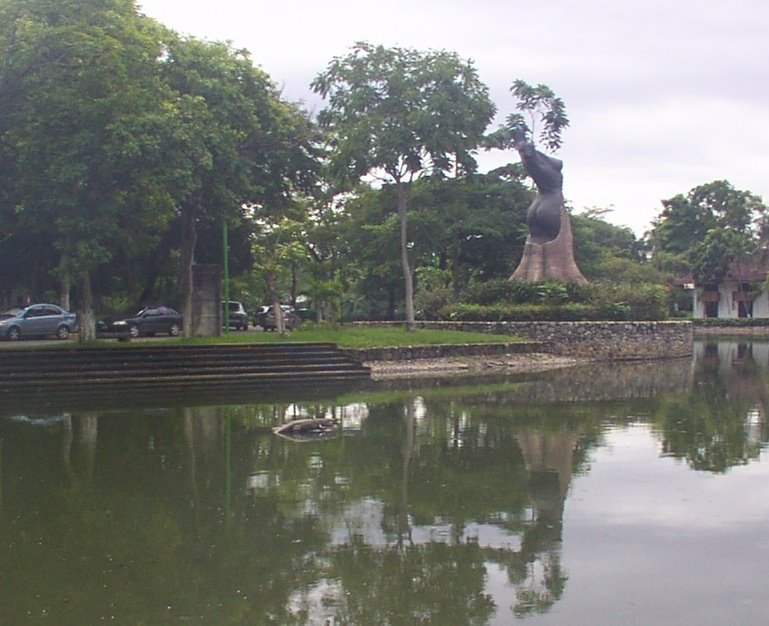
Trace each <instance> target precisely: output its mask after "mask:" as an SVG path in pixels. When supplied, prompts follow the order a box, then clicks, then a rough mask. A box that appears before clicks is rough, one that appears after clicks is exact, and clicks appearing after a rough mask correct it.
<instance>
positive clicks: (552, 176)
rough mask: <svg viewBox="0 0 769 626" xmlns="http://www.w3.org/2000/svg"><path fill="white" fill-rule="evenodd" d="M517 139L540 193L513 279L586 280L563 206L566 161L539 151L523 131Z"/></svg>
mask: <svg viewBox="0 0 769 626" xmlns="http://www.w3.org/2000/svg"><path fill="white" fill-rule="evenodd" d="M514 140H515V141H514V145H515V149H516V150H517V151H518V154H519V155H520V157H521V161H522V163H523V167H524V169H525V170H526V173H527V174H528V175H529V176H531V178H532V179H533V180H534V184H535V185H536V186H537V191H538V193H537V197H536V198H534V201H533V202H532V203H531V206H530V207H529V210H528V212H527V214H526V224H527V225H528V227H529V235H528V237H526V244H525V245H524V249H523V257H522V258H521V262H520V263H519V264H518V268H517V269H516V270H515V272H513V275H512V276H511V278H512V279H515V280H522V281H526V282H538V281H542V280H548V279H552V280H560V281H563V282H579V283H586V282H587V280H586V279H585V277H584V276H583V275H582V272H580V271H579V268H578V267H577V263H576V261H575V260H574V242H573V239H572V235H571V222H570V221H569V214H568V213H567V212H566V209H565V208H564V205H563V174H562V173H561V170H562V168H563V162H562V161H560V160H559V159H556V158H554V157H550V156H547V155H546V154H543V153H541V152H539V151H538V150H537V149H536V148H535V147H534V144H533V143H531V142H530V141H528V140H527V139H526V138H525V136H524V135H523V134H522V133H516V134H515V135H514Z"/></svg>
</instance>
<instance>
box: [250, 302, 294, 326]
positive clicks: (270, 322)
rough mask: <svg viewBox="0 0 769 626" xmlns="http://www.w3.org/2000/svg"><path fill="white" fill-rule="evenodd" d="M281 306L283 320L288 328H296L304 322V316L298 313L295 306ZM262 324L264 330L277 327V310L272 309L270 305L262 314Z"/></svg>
mask: <svg viewBox="0 0 769 626" xmlns="http://www.w3.org/2000/svg"><path fill="white" fill-rule="evenodd" d="M280 308H281V309H283V321H284V322H285V324H286V329H288V330H294V329H295V328H296V327H297V326H299V325H300V324H301V323H302V318H301V317H299V316H298V315H297V314H296V312H295V311H294V309H293V307H290V306H287V305H281V307H280ZM260 326H261V327H262V328H264V330H275V329H276V327H277V325H276V323H275V312H274V311H273V310H272V307H269V310H268V311H267V312H266V313H265V314H264V315H263V316H262V321H261V324H260Z"/></svg>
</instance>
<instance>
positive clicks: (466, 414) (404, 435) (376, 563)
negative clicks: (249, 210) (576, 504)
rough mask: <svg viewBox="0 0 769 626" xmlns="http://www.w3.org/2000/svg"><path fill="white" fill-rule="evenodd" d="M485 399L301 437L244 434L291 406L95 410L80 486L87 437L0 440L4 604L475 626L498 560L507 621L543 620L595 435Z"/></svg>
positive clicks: (569, 419) (577, 413) (163, 616)
mask: <svg viewBox="0 0 769 626" xmlns="http://www.w3.org/2000/svg"><path fill="white" fill-rule="evenodd" d="M487 400H488V402H486V403H484V402H481V403H478V402H476V401H475V399H468V400H467V401H464V400H457V399H450V398H447V399H439V400H434V399H430V398H409V399H408V400H407V401H406V402H404V401H403V400H398V401H393V402H390V403H379V404H372V405H370V406H369V407H368V418H367V419H365V420H363V421H362V422H361V424H360V430H355V431H350V432H348V433H346V434H344V435H340V436H338V437H336V438H333V439H330V440H326V441H322V442H316V443H313V442H310V443H303V444H295V443H292V442H287V441H284V440H281V439H279V438H275V437H272V435H271V434H270V433H269V431H266V430H260V429H259V428H255V427H254V418H253V416H257V418H256V421H257V423H260V420H261V419H262V417H261V416H267V415H274V416H276V419H284V418H288V417H291V416H292V415H293V412H294V411H299V410H300V409H299V408H297V407H291V408H290V409H286V407H285V405H284V406H281V407H273V408H270V407H267V406H262V407H260V408H258V409H257V408H248V409H242V410H241V409H235V410H231V409H230V408H227V409H224V408H216V407H208V408H186V409H174V410H170V411H169V410H167V411H154V412H145V413H141V412H131V413H115V412H113V414H110V415H106V414H101V415H97V414H96V413H93V414H92V415H91V416H90V418H93V420H94V421H93V423H91V424H90V428H84V429H82V430H83V432H84V433H90V437H85V438H84V439H83V441H84V442H90V443H89V444H88V445H87V446H86V445H85V444H84V445H83V446H82V449H83V451H89V452H88V454H86V455H85V456H83V457H82V462H81V461H78V462H77V466H78V467H83V468H86V467H90V468H91V469H92V471H91V472H90V474H88V475H89V476H90V481H85V480H78V481H74V482H73V481H71V480H70V479H69V478H68V477H67V474H66V473H65V472H63V471H62V462H61V459H62V454H61V446H62V445H63V444H62V441H67V439H68V438H69V441H70V443H69V444H67V446H70V445H71V446H72V450H73V451H74V450H76V449H78V448H79V446H80V444H74V443H72V442H74V441H77V440H78V437H80V435H78V434H76V433H77V432H79V430H80V426H79V425H77V426H75V425H73V428H72V429H71V430H70V433H71V434H70V435H64V434H63V433H59V434H58V435H57V436H56V437H53V436H51V437H48V438H47V439H41V438H35V437H34V436H33V435H32V434H30V433H26V434H25V433H22V432H15V433H11V434H9V435H8V436H7V437H6V445H5V446H4V449H5V450H7V449H9V448H10V449H13V450H14V452H13V453H12V454H11V455H10V458H6V457H8V455H7V454H6V455H4V475H6V476H7V475H14V474H19V475H25V476H26V478H25V481H26V482H25V483H24V484H23V485H13V486H12V487H11V489H6V490H4V506H5V507H6V508H5V510H6V511H12V512H13V517H14V519H15V521H14V522H13V523H12V524H10V525H6V526H4V527H2V528H1V529H0V541H2V542H3V544H4V545H8V546H12V547H11V548H9V549H8V550H6V551H5V552H4V553H2V554H0V574H2V577H3V580H4V582H5V583H7V584H6V585H5V587H4V588H3V589H0V602H2V603H3V605H4V606H5V605H9V606H10V605H13V606H14V607H15V608H14V609H12V610H13V611H17V613H18V614H17V615H16V617H19V619H22V618H23V615H25V614H26V612H27V611H30V610H31V611H32V612H33V613H35V614H42V611H44V610H46V611H48V615H49V616H50V617H51V618H52V620H53V621H56V622H57V623H92V622H93V621H95V620H97V619H102V618H104V619H108V618H109V617H110V616H112V615H114V616H115V618H116V620H117V621H124V622H129V623H140V622H142V621H144V622H145V623H165V622H168V621H169V620H181V619H187V618H189V617H190V616H194V618H195V620H201V621H203V622H206V623H233V624H239V623H243V624H245V623H276V624H291V623H297V624H299V623H308V622H310V623H314V622H313V620H314V618H315V617H316V616H320V617H319V620H318V621H322V619H321V618H323V617H324V616H325V617H335V618H336V619H338V620H339V621H340V622H342V623H344V622H348V623H419V622H425V623H426V622H431V623H445V624H482V623H485V622H486V621H488V620H489V619H490V616H491V615H492V613H493V612H494V610H495V599H494V598H492V597H491V596H490V595H489V592H488V591H487V588H486V586H487V582H486V577H487V576H488V574H489V568H490V567H491V566H493V567H494V568H495V571H497V569H500V570H501V571H502V572H503V576H504V575H505V573H506V576H507V580H508V581H509V584H510V585H511V586H512V587H514V590H515V593H516V600H515V606H514V611H515V612H516V613H518V614H525V613H528V612H533V611H545V610H547V609H548V608H549V607H550V606H552V604H553V603H554V602H556V601H557V599H558V598H559V597H560V595H561V593H562V591H563V587H564V585H565V582H566V577H565V575H564V573H563V572H562V571H561V566H560V544H561V524H562V520H561V517H562V511H563V500H564V497H565V495H566V490H567V489H568V484H569V479H570V476H571V472H572V471H573V469H574V468H575V467H577V466H579V465H580V463H581V462H582V461H581V460H580V459H581V458H582V457H581V456H580V455H581V453H582V452H581V451H582V449H583V448H582V446H581V445H580V442H582V443H584V441H585V440H586V439H585V437H584V436H581V435H578V434H577V433H579V432H582V431H588V430H590V428H589V427H586V426H585V425H584V424H585V419H584V415H583V410H582V409H574V410H572V409H567V408H559V409H558V410H557V411H556V412H555V413H554V414H550V415H548V413H553V412H552V411H546V410H544V409H543V410H542V412H541V413H537V412H536V411H535V410H533V409H531V408H525V407H524V408H522V409H521V408H516V407H515V406H513V405H506V404H504V403H499V402H497V400H496V399H494V398H490V397H489V398H487ZM306 406H307V407H309V408H307V410H308V411H313V412H317V413H318V414H321V413H324V414H325V413H326V412H327V411H333V410H335V409H334V408H333V407H329V406H323V405H311V404H308V405H306ZM493 406H497V411H496V413H495V412H494V411H493V409H492V407H493ZM500 407H503V408H500ZM301 410H305V409H301ZM338 411H339V414H343V413H344V410H342V409H341V408H340V409H338ZM90 418H89V419H90ZM225 420H226V422H225ZM96 422H98V429H96V428H94V427H95V426H96ZM224 423H231V424H233V428H232V433H231V437H230V432H229V431H228V429H226V428H223V424H224ZM97 433H98V440H97V439H96V438H95V435H96V434H97ZM25 437H27V438H28V439H29V441H24V439H25ZM32 440H34V443H31V442H32ZM228 444H229V445H230V446H231V450H229V448H228ZM30 446H31V447H32V448H34V447H35V446H38V447H39V448H40V449H39V450H35V451H34V452H32V451H31V448H30ZM68 449H69V448H68ZM225 450H229V453H226V452H225ZM23 451H25V452H23ZM78 454H80V453H78ZM559 455H560V456H559ZM29 456H34V457H35V458H37V459H40V462H39V463H38V464H37V465H35V467H34V468H30V466H29V465H28V464H27V463H26V462H25V461H26V458H27V457H29ZM88 459H90V461H89V460H88ZM228 459H230V460H231V465H230V466H228V465H227V460H228ZM71 461H72V462H73V466H74V465H75V463H74V461H73V460H71ZM30 472H32V473H30ZM86 474H87V472H85V471H84V470H78V475H79V476H85V475H86ZM35 476H37V478H36V479H35V478H34V477H35ZM51 477H57V480H51ZM230 478H231V480H230ZM33 479H34V483H35V484H34V485H32V484H29V481H30V480H33ZM22 487H23V489H24V492H25V493H23V494H22V492H21V490H22ZM30 487H31V488H32V490H33V491H34V495H33V496H31V497H32V500H30V495H29V494H28V493H26V492H27V491H29V488H30ZM230 487H231V489H230ZM230 491H231V494H232V498H231V500H230V499H229V498H228V497H226V496H225V494H227V495H229V494H230ZM41 538H44V541H43V543H42V544H40V543H39V541H40V539H41ZM41 588H42V589H48V590H50V593H42V594H41V593H40V591H39V590H40V589H41ZM14 589H15V590H19V589H22V590H25V591H22V592H21V593H17V592H12V591H11V590H14ZM36 594H37V595H36ZM54 596H55V597H54ZM56 598H64V599H65V601H63V602H62V601H60V600H57V599H56ZM499 600H500V599H499V598H497V599H496V602H499ZM502 600H503V601H505V602H507V598H503V599H502ZM169 607H171V608H169ZM12 617H13V616H12Z"/></svg>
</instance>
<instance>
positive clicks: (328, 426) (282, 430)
mask: <svg viewBox="0 0 769 626" xmlns="http://www.w3.org/2000/svg"><path fill="white" fill-rule="evenodd" d="M335 429H336V422H335V421H334V420H333V419H331V418H330V417H321V418H318V419H315V418H313V417H308V418H305V419H299V420H292V421H290V422H286V423H285V424H281V425H280V426H275V428H273V429H272V432H274V433H275V434H276V435H283V436H290V435H324V434H326V433H328V432H330V431H333V430H335Z"/></svg>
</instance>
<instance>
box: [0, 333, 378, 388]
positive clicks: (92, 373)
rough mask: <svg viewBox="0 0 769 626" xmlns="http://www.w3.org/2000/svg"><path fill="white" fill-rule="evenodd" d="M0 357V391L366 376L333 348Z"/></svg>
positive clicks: (23, 352) (33, 352)
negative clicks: (24, 388) (36, 387)
mask: <svg viewBox="0 0 769 626" xmlns="http://www.w3.org/2000/svg"><path fill="white" fill-rule="evenodd" d="M3 356H4V357H5V358H3V359H2V361H0V389H7V388H15V387H19V386H39V387H55V386H63V385H70V386H72V385H75V386H88V385H102V384H107V383H109V384H111V385H114V384H116V383H119V384H121V385H123V384H124V385H137V384H139V383H141V384H149V385H153V386H154V385H180V384H185V383H186V382H189V383H192V384H201V383H221V382H228V381H237V382H249V381H258V380H263V381H277V380H280V381H293V380H308V379H312V378H318V379H331V378H333V379H343V378H364V377H365V378H368V377H370V370H369V369H368V368H366V367H364V366H363V365H361V364H360V363H359V362H358V361H356V360H355V359H354V358H352V357H351V356H350V355H347V354H344V353H343V352H342V351H340V350H338V349H337V348H336V346H334V345H333V344H309V343H296V344H257V345H248V346H241V345H236V346H230V345H212V346H152V347H146V348H145V347H139V346H136V347H133V346H132V347H130V348H107V349H93V348H83V349H78V348H75V349H39V350H38V349H19V350H7V351H4V353H3Z"/></svg>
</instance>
